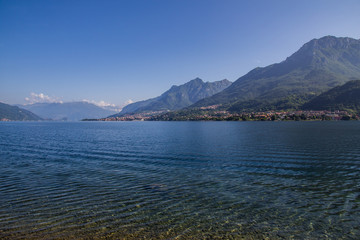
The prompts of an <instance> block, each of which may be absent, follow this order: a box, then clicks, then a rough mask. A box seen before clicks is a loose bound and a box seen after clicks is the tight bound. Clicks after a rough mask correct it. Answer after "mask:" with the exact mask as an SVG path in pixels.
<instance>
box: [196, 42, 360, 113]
mask: <svg viewBox="0 0 360 240" xmlns="http://www.w3.org/2000/svg"><path fill="white" fill-rule="evenodd" d="M355 79H360V40H356V39H352V38H336V37H332V36H327V37H323V38H320V39H314V40H311V41H310V42H308V43H306V44H305V45H304V46H303V47H301V48H300V49H299V50H298V51H297V52H296V53H294V54H293V55H291V56H290V57H288V58H287V59H286V60H285V61H283V62H281V63H277V64H273V65H270V66H267V67H264V68H255V69H254V70H252V71H250V72H249V73H248V74H246V75H244V76H243V77H240V78H239V79H238V80H237V81H235V82H234V83H233V84H232V85H231V86H230V87H229V88H227V89H225V90H224V91H222V92H220V93H218V94H215V95H214V96H211V97H208V98H205V99H202V100H200V101H199V102H197V103H195V104H194V105H192V106H191V107H203V106H211V105H217V104H221V105H222V107H223V108H225V109H229V110H233V111H241V110H244V109H264V108H265V109H266V108H273V107H275V108H282V109H284V108H289V107H290V108H292V107H298V106H301V105H302V104H303V103H304V102H305V101H307V100H309V99H310V98H312V97H314V96H316V95H318V94H320V93H321V92H324V91H326V90H328V89H330V88H332V87H334V86H336V85H339V84H343V83H345V82H347V81H349V80H355Z"/></svg>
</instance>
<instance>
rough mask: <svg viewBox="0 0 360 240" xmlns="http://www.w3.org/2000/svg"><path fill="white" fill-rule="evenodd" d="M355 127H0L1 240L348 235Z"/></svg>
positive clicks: (359, 163)
mask: <svg viewBox="0 0 360 240" xmlns="http://www.w3.org/2000/svg"><path fill="white" fill-rule="evenodd" d="M359 236H360V122H110V123H106V122H79V123H54V122H53V123H51V122H48V123H46V122H27V123H21V122H10V123H9V122H6V123H5V122H4V123H0V238H1V239H23V238H26V239H73V238H77V239H81V238H83V239H88V238H90V239H92V238H94V239H97V238H106V239H145V238H146V239H214V238H224V239H264V238H268V239H291V238H294V239H304V238H305V239H327V238H328V239H342V238H343V239H359Z"/></svg>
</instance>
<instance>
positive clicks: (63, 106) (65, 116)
mask: <svg viewBox="0 0 360 240" xmlns="http://www.w3.org/2000/svg"><path fill="white" fill-rule="evenodd" d="M21 107H22V108H24V109H26V110H29V111H31V112H33V113H35V114H36V115H38V116H40V117H41V118H43V119H47V120H56V121H59V120H60V121H80V120H82V119H84V118H102V117H106V116H109V115H110V114H114V113H115V111H111V110H107V109H104V108H101V107H99V106H96V105H95V104H92V103H88V102H66V103H35V104H29V105H21Z"/></svg>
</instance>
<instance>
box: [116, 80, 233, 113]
mask: <svg viewBox="0 0 360 240" xmlns="http://www.w3.org/2000/svg"><path fill="white" fill-rule="evenodd" d="M230 85H231V82H230V81H228V80H226V79H225V80H222V81H216V82H203V80H201V79H200V78H196V79H194V80H191V81H189V82H187V83H185V84H183V85H180V86H172V87H171V88H170V89H169V90H168V91H166V92H164V93H163V94H162V95H161V96H159V97H156V98H152V99H148V100H145V101H140V102H136V103H132V104H129V105H127V106H125V107H124V108H123V110H122V111H121V112H120V114H116V115H113V116H119V115H124V114H132V113H141V112H153V111H168V110H177V109H181V108H184V107H187V106H190V105H191V104H193V103H195V102H197V101H198V100H200V99H203V98H205V97H208V96H211V95H214V94H215V93H218V92H220V91H222V90H224V89H225V88H227V87H229V86H230Z"/></svg>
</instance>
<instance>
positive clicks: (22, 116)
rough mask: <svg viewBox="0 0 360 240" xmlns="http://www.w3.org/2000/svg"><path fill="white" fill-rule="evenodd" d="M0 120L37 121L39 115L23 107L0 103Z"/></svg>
mask: <svg viewBox="0 0 360 240" xmlns="http://www.w3.org/2000/svg"><path fill="white" fill-rule="evenodd" d="M0 120H11V121H39V120H42V119H41V118H40V117H39V116H37V115H35V114H34V113H32V112H30V111H27V110H25V109H22V108H19V107H16V106H11V105H8V104H5V103H0Z"/></svg>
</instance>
